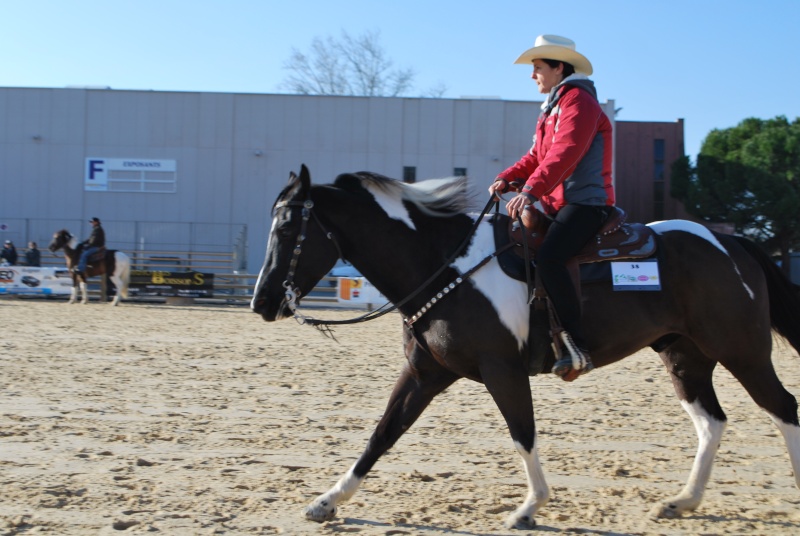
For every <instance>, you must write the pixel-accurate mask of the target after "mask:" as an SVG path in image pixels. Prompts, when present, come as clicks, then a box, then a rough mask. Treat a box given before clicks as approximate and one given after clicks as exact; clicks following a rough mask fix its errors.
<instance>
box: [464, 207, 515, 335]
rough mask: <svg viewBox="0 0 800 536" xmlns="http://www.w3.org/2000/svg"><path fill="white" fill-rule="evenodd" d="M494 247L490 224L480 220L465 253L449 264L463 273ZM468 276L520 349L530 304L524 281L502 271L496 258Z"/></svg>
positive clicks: (492, 250) (492, 229)
mask: <svg viewBox="0 0 800 536" xmlns="http://www.w3.org/2000/svg"><path fill="white" fill-rule="evenodd" d="M494 251H495V245H494V228H493V226H492V225H491V224H490V223H488V222H484V223H482V224H481V225H480V226H479V227H478V229H477V231H475V236H474V237H473V239H472V244H471V246H470V248H469V250H468V251H467V254H466V255H465V256H463V257H460V258H458V259H456V261H455V262H454V263H453V266H454V267H455V268H456V269H457V270H458V271H459V272H460V273H462V274H463V273H464V272H466V271H468V270H469V269H471V268H473V267H474V266H475V265H477V264H478V263H479V262H480V261H482V260H483V259H484V258H485V257H486V256H487V255H490V254H491V253H492V252H494ZM470 279H471V280H472V283H473V284H474V285H475V287H476V288H477V289H478V290H479V291H480V292H481V294H483V295H484V296H486V299H487V300H489V302H490V303H491V304H492V307H494V310H495V312H496V313H497V316H498V317H499V318H500V322H502V324H503V325H504V326H506V328H508V330H509V331H510V332H511V334H512V335H513V336H514V337H516V338H517V344H518V346H519V349H520V350H522V346H523V345H524V344H525V343H526V342H527V341H528V315H529V314H530V306H529V305H528V300H527V299H526V295H527V292H528V290H527V285H525V283H522V282H521V281H516V280H514V279H511V278H510V277H508V276H507V275H506V274H504V273H503V269H502V268H500V263H498V262H497V259H496V258H495V259H492V260H491V261H490V262H489V263H488V264H487V265H486V266H484V267H483V268H481V269H480V270H478V271H477V272H475V273H474V274H473V275H472V276H471V278H470Z"/></svg>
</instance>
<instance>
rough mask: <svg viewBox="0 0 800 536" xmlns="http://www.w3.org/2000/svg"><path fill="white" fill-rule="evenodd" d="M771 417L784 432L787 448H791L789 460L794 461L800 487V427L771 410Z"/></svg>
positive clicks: (796, 479) (797, 482)
mask: <svg viewBox="0 0 800 536" xmlns="http://www.w3.org/2000/svg"><path fill="white" fill-rule="evenodd" d="M767 415H769V418H770V419H772V422H774V423H775V426H777V427H778V430H780V431H781V434H783V440H784V441H786V448H787V449H789V460H790V461H791V462H792V470H793V471H794V482H795V484H796V485H797V487H798V488H800V427H799V426H797V425H794V424H789V423H788V422H783V421H782V420H780V419H779V418H778V417H776V416H775V415H773V414H772V413H770V412H767Z"/></svg>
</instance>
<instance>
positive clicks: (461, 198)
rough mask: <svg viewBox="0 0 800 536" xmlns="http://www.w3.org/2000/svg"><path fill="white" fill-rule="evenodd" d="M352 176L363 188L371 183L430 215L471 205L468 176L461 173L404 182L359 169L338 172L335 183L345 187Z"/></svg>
mask: <svg viewBox="0 0 800 536" xmlns="http://www.w3.org/2000/svg"><path fill="white" fill-rule="evenodd" d="M353 179H356V180H357V181H358V182H359V183H360V185H361V186H362V187H363V188H364V189H366V190H369V189H370V187H374V188H377V189H379V190H381V191H382V192H383V193H385V194H386V195H388V196H390V197H393V198H395V199H398V200H401V201H408V202H409V203H411V204H413V205H414V206H416V207H417V208H418V209H419V210H420V211H422V212H423V213H424V214H427V215H429V216H436V217H443V216H444V217H446V216H453V215H455V214H461V213H463V212H465V211H466V210H467V209H468V208H469V207H470V199H469V195H468V188H467V177H464V176H458V177H447V178H442V179H427V180H424V181H420V182H414V183H407V182H402V181H398V180H395V179H391V178H389V177H385V176H383V175H380V174H378V173H372V172H370V171H359V172H358V173H348V174H343V175H339V176H338V177H336V180H335V181H334V186H337V187H341V188H347V184H348V183H349V182H351V181H353Z"/></svg>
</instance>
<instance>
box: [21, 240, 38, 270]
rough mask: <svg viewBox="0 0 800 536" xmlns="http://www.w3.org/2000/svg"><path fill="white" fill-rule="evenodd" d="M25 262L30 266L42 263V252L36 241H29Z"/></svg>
mask: <svg viewBox="0 0 800 536" xmlns="http://www.w3.org/2000/svg"><path fill="white" fill-rule="evenodd" d="M25 264H27V265H28V266H41V265H42V252H41V251H39V248H38V247H36V242H28V251H26V252H25Z"/></svg>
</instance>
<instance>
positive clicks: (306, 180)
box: [300, 164, 311, 188]
mask: <svg viewBox="0 0 800 536" xmlns="http://www.w3.org/2000/svg"><path fill="white" fill-rule="evenodd" d="M300 182H301V183H303V188H308V187H310V186H311V173H309V172H308V168H307V167H306V165H305V164H301V165H300Z"/></svg>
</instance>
